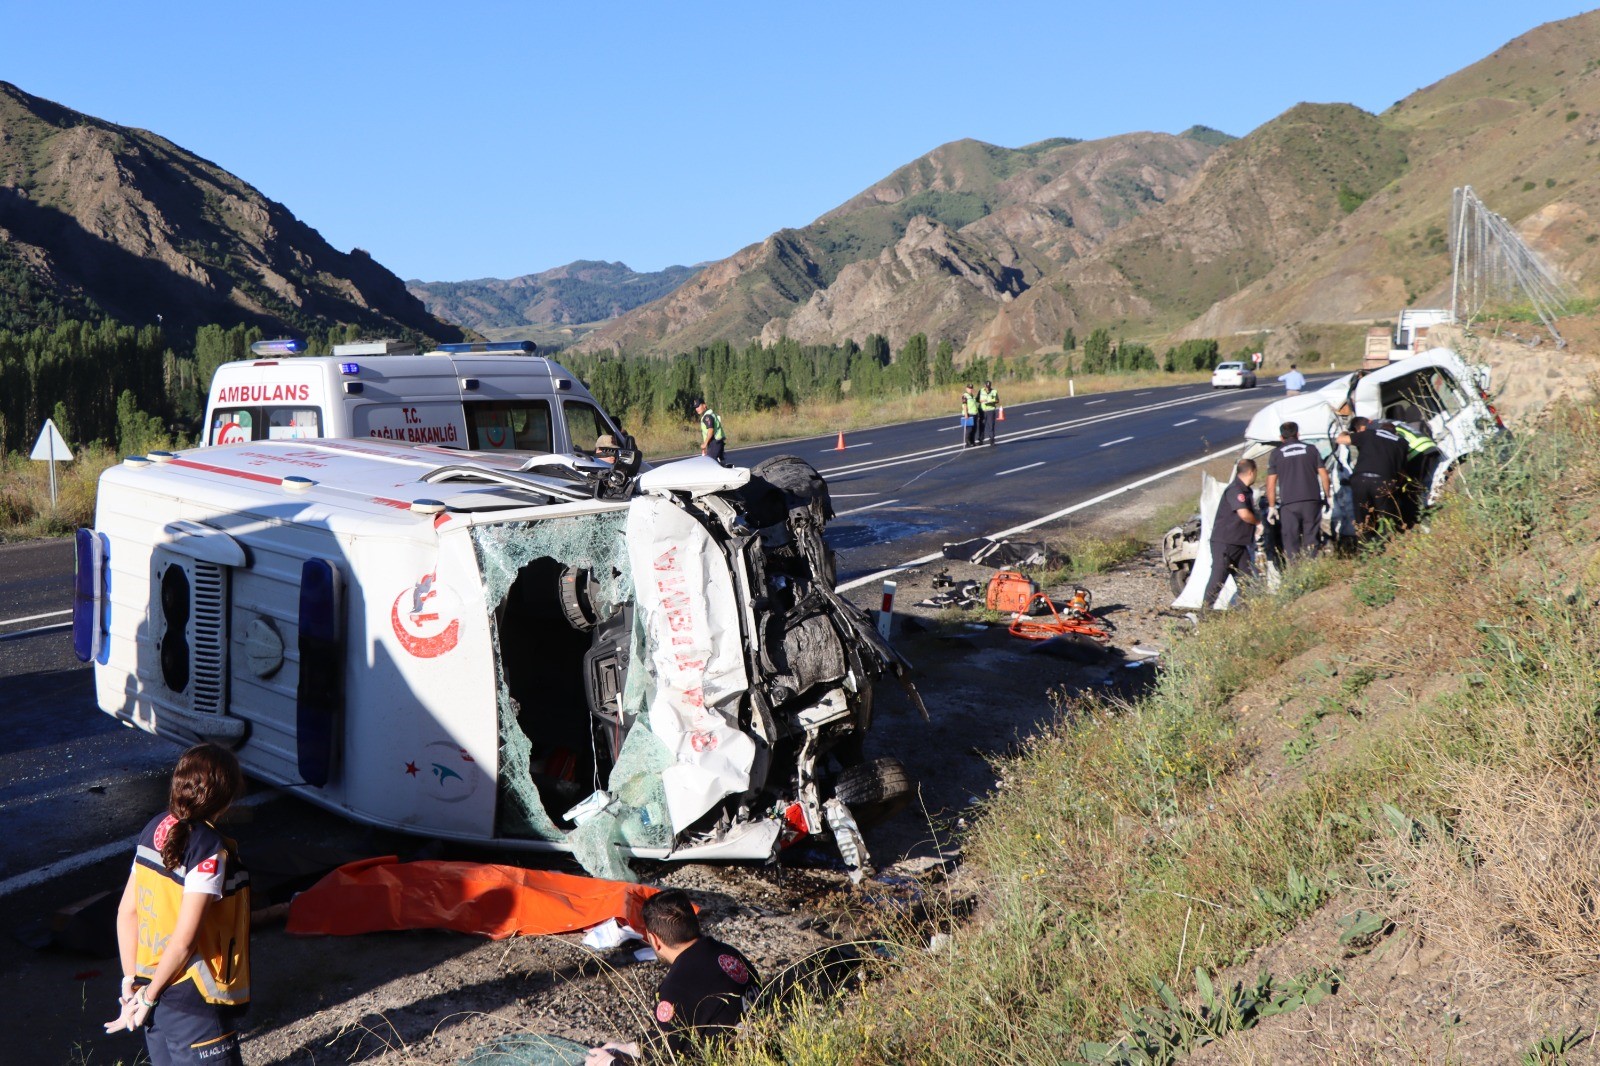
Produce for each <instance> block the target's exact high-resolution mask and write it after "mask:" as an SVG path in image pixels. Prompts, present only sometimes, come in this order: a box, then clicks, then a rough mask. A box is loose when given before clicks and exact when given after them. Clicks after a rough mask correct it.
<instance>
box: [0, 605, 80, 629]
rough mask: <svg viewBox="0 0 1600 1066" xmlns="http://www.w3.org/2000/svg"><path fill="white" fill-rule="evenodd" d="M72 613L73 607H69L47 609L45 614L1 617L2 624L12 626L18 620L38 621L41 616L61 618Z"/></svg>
mask: <svg viewBox="0 0 1600 1066" xmlns="http://www.w3.org/2000/svg"><path fill="white" fill-rule="evenodd" d="M71 613H72V608H71V607H68V608H67V609H66V610H65V611H46V612H45V613H44V614H25V615H23V616H22V617H20V618H0V626H12V625H16V624H17V623H18V622H37V621H38V620H39V619H41V618H59V617H60V616H61V615H64V614H71Z"/></svg>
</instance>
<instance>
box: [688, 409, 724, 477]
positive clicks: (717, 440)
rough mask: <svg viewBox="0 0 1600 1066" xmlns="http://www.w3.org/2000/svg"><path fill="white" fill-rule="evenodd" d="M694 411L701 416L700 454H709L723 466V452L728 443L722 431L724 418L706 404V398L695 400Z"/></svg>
mask: <svg viewBox="0 0 1600 1066" xmlns="http://www.w3.org/2000/svg"><path fill="white" fill-rule="evenodd" d="M694 413H695V414H696V415H697V416H699V418H700V454H701V455H708V456H710V457H711V458H713V459H715V460H716V461H717V462H718V463H721V464H722V465H723V466H727V465H728V464H727V463H726V462H723V459H722V452H723V448H724V446H725V444H726V440H727V435H726V434H725V433H723V432H722V419H721V418H720V417H718V415H717V412H715V411H713V410H712V409H711V408H709V407H707V406H706V402H705V401H704V400H696V401H695V402H694Z"/></svg>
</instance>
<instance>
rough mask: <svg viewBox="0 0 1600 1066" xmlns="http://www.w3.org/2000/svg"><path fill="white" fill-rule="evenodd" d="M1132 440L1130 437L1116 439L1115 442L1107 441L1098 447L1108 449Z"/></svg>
mask: <svg viewBox="0 0 1600 1066" xmlns="http://www.w3.org/2000/svg"><path fill="white" fill-rule="evenodd" d="M1132 439H1133V438H1132V437H1118V438H1117V439H1116V440H1108V441H1106V442H1105V443H1104V444H1102V445H1100V447H1102V448H1109V447H1111V446H1112V445H1113V444H1126V443H1128V442H1129V441H1130V440H1132Z"/></svg>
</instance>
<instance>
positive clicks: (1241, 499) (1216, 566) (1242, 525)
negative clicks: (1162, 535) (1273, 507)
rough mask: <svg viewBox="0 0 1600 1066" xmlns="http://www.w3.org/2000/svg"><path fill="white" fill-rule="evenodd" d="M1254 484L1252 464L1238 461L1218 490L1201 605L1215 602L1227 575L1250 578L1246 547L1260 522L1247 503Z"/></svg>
mask: <svg viewBox="0 0 1600 1066" xmlns="http://www.w3.org/2000/svg"><path fill="white" fill-rule="evenodd" d="M1255 483H1256V461H1255V460H1254V459H1240V460H1239V463H1238V465H1237V466H1235V467H1234V475H1233V480H1232V481H1230V482H1228V487H1227V488H1225V489H1223V490H1222V501H1221V502H1220V503H1219V504H1217V515H1216V518H1215V519H1213V520H1212V522H1211V580H1210V581H1208V582H1207V583H1206V595H1205V600H1204V604H1205V606H1206V607H1210V606H1212V605H1214V604H1215V603H1216V602H1217V593H1219V592H1221V591H1222V586H1223V584H1224V583H1225V582H1226V581H1227V580H1228V577H1229V575H1233V576H1235V577H1237V576H1238V575H1241V574H1249V575H1252V576H1253V575H1254V574H1255V572H1256V568H1255V564H1254V563H1253V562H1252V561H1251V559H1250V546H1251V544H1252V543H1253V542H1254V541H1255V539H1256V530H1257V529H1258V528H1259V527H1260V525H1261V519H1260V517H1258V516H1257V515H1256V509H1255V507H1254V506H1253V503H1252V500H1251V492H1250V486H1251V485H1254V484H1255Z"/></svg>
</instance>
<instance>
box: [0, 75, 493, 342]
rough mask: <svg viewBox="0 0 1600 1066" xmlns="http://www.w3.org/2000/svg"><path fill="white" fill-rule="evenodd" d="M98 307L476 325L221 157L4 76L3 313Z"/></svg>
mask: <svg viewBox="0 0 1600 1066" xmlns="http://www.w3.org/2000/svg"><path fill="white" fill-rule="evenodd" d="M102 316H110V317H112V318H116V319H118V320H120V321H123V322H126V323H130V324H134V325H145V324H156V323H157V322H158V321H159V322H160V323H161V324H162V325H164V326H165V327H166V328H167V329H168V330H169V331H171V330H176V331H179V332H182V331H186V330H193V329H194V328H196V327H198V326H201V325H206V324H211V323H215V324H218V325H223V326H232V325H236V324H240V323H243V324H247V325H256V326H260V327H261V328H262V329H263V330H264V331H266V332H268V333H272V334H282V333H294V334H300V335H307V334H314V333H326V332H327V331H328V330H330V329H332V328H334V327H338V326H353V327H355V328H356V329H357V330H359V331H360V332H362V333H364V334H366V335H369V336H398V337H407V338H412V339H418V340H420V339H424V338H426V339H428V340H433V341H456V340H461V339H463V337H464V334H463V332H462V330H461V329H460V327H458V326H455V325H453V324H450V323H446V322H443V321H441V320H439V319H437V318H434V317H433V316H432V315H430V314H429V313H428V312H427V310H426V309H425V308H424V307H423V305H422V302H421V301H420V300H418V299H417V298H416V297H415V296H412V295H411V294H410V293H409V292H407V291H406V287H405V284H404V283H403V282H402V281H401V280H400V279H399V278H398V277H396V276H395V275H394V274H392V273H390V272H389V271H388V270H387V269H385V268H384V267H383V266H382V265H380V264H379V263H377V262H375V261H374V260H373V258H372V257H371V256H370V255H369V254H368V253H366V252H364V251H362V250H361V249H359V248H357V249H354V250H352V251H349V252H341V251H339V250H337V249H335V248H334V247H332V246H331V245H330V244H328V242H327V241H326V240H324V239H323V238H322V236H321V235H320V234H319V233H318V232H317V231H316V230H314V229H312V228H311V227H310V226H307V225H306V224H305V223H304V222H301V221H300V220H299V219H297V218H295V216H294V215H293V214H292V213H290V211H289V209H288V208H286V207H284V206H283V205H282V204H280V203H276V202H274V201H272V200H269V199H268V198H267V197H265V196H263V195H262V194H261V193H260V192H259V191H257V190H256V189H255V188H253V187H251V186H250V185H249V184H247V183H246V182H244V181H242V180H240V179H239V178H237V177H235V176H233V175H232V174H229V173H228V172H227V171H225V170H223V169H222V168H221V167H219V166H217V165H216V164H215V163H212V162H209V161H208V160H205V159H202V158H200V157H199V156H197V155H195V154H193V153H191V152H187V151H185V150H184V149H182V148H180V147H178V146H177V145H175V144H173V143H172V142H171V141H168V140H166V139H165V138H163V137H160V136H157V135H156V134H154V133H150V132H147V131H145V130H138V129H132V128H129V127H126V126H119V125H116V124H114V123H111V122H106V121H103V120H101V119H98V118H93V117H91V116H89V115H85V114H82V113H80V112H77V111H73V110H72V109H70V108H67V107H63V106H61V105H60V104H56V103H52V102H50V101H48V100H44V99H41V98H40V97H37V96H33V95H31V94H29V93H27V92H24V91H23V90H21V89H19V88H18V87H17V86H15V85H11V84H9V83H6V82H0V328H10V329H14V330H15V329H29V328H33V327H35V326H39V325H45V324H49V323H51V322H54V321H57V320H59V319H61V318H64V317H66V318H81V319H92V318H99V317H102Z"/></svg>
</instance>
